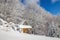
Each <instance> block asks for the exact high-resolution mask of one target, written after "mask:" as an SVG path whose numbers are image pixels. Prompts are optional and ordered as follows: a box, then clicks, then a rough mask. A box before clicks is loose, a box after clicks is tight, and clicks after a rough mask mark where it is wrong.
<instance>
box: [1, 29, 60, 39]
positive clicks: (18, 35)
mask: <svg viewBox="0 0 60 40" xmlns="http://www.w3.org/2000/svg"><path fill="white" fill-rule="evenodd" d="M0 40H60V39H59V38H52V37H45V36H38V35H30V34H24V33H18V32H17V31H8V32H6V31H1V30H0Z"/></svg>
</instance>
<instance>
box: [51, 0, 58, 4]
mask: <svg viewBox="0 0 60 40" xmlns="http://www.w3.org/2000/svg"><path fill="white" fill-rule="evenodd" d="M58 1H59V0H51V2H52V3H56V2H58Z"/></svg>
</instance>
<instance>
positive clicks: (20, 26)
mask: <svg viewBox="0 0 60 40" xmlns="http://www.w3.org/2000/svg"><path fill="white" fill-rule="evenodd" d="M19 28H32V27H31V26H29V25H19Z"/></svg>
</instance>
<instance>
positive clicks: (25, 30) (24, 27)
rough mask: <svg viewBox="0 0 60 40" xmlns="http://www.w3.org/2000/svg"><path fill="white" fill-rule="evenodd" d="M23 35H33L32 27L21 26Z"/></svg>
mask: <svg viewBox="0 0 60 40" xmlns="http://www.w3.org/2000/svg"><path fill="white" fill-rule="evenodd" d="M19 28H20V32H21V33H32V27H31V26H29V25H19Z"/></svg>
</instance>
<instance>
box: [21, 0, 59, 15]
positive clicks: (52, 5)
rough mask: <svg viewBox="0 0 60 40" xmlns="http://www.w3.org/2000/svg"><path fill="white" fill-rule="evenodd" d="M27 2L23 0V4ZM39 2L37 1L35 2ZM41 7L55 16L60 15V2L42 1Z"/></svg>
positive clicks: (52, 0)
mask: <svg viewBox="0 0 60 40" xmlns="http://www.w3.org/2000/svg"><path fill="white" fill-rule="evenodd" d="M23 1H25V0H22V2H23ZM33 1H37V0H33ZM39 5H40V6H41V7H43V8H44V9H45V10H46V11H49V12H50V13H51V14H53V15H57V14H60V0H40V1H39Z"/></svg>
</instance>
